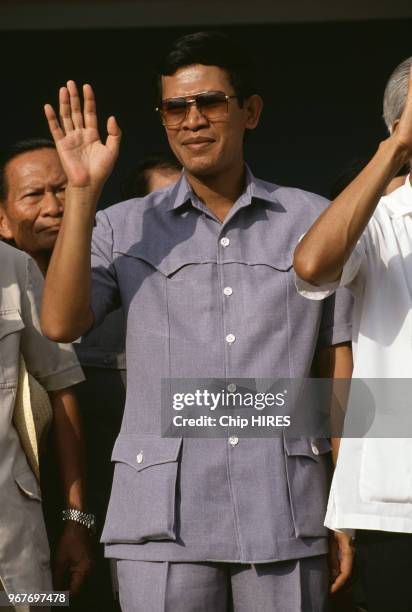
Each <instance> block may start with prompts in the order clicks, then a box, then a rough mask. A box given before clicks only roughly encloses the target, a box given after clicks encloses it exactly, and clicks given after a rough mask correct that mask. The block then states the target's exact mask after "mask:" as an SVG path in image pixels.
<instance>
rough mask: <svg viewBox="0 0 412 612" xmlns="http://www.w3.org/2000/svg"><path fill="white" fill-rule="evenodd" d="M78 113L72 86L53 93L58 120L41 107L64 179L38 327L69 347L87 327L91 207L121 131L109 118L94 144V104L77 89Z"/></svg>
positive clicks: (89, 314) (113, 157)
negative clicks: (63, 197) (60, 216)
mask: <svg viewBox="0 0 412 612" xmlns="http://www.w3.org/2000/svg"><path fill="white" fill-rule="evenodd" d="M83 98H84V103H83V110H82V106H81V101H80V97H79V94H78V91H77V87H76V84H75V83H74V82H73V81H68V83H67V87H62V88H61V89H60V92H59V105H60V113H59V114H60V121H59V120H58V119H57V117H56V113H55V112H54V109H53V107H52V106H50V104H46V106H45V107H44V110H45V114H46V117H47V121H48V124H49V128H50V132H51V134H52V136H53V138H54V141H55V143H56V147H57V152H58V154H59V157H60V161H61V163H62V165H63V168H64V170H65V172H66V175H67V188H66V201H65V209H64V218H63V222H62V226H61V229H60V232H59V236H58V239H57V241H56V245H55V248H54V251H53V256H52V258H51V261H50V265H49V268H48V271H47V275H46V279H45V286H44V294H43V303H42V313H41V324H42V329H43V332H44V334H45V335H46V336H48V337H49V338H50V339H52V340H55V341H59V342H72V341H73V340H75V339H76V338H78V337H79V336H81V335H82V334H84V333H85V332H86V331H87V330H88V329H90V327H91V326H92V324H93V312H92V310H91V307H90V290H91V280H90V277H91V270H90V245H91V236H92V229H93V223H94V217H95V212H96V205H97V202H98V199H99V196H100V194H101V191H102V188H103V185H104V183H105V181H106V179H107V178H108V176H109V175H110V173H111V171H112V169H113V166H114V163H115V161H116V159H117V156H118V152H119V145H120V137H121V132H120V129H119V127H118V125H117V123H116V120H115V118H114V117H110V118H109V119H108V121H107V132H108V136H107V139H106V142H105V143H102V142H101V140H100V136H99V132H98V125H97V115H96V103H95V98H94V94H93V90H92V88H91V86H90V85H84V86H83Z"/></svg>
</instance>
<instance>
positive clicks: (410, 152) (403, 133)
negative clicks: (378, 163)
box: [392, 66, 412, 161]
mask: <svg viewBox="0 0 412 612" xmlns="http://www.w3.org/2000/svg"><path fill="white" fill-rule="evenodd" d="M392 138H393V139H395V140H396V141H397V142H398V143H399V144H400V145H401V148H402V149H404V150H405V154H406V157H407V161H409V160H410V158H411V157H412V66H411V68H410V71H409V85H408V93H407V96H406V101H405V106H404V108H403V111H402V115H401V117H400V119H399V121H396V122H395V125H394V132H393V134H392Z"/></svg>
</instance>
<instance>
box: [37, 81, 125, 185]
mask: <svg viewBox="0 0 412 612" xmlns="http://www.w3.org/2000/svg"><path fill="white" fill-rule="evenodd" d="M83 98H84V103H83V111H82V105H81V101H80V96H79V93H78V90H77V86H76V83H75V82H74V81H68V82H67V87H61V89H60V92H59V113H60V121H59V119H58V118H57V116H56V113H55V111H54V109H53V107H52V106H51V105H50V104H46V105H45V107H44V111H45V114H46V118H47V121H48V124H49V129H50V132H51V134H52V136H53V139H54V141H55V143H56V147H57V152H58V154H59V157H60V161H61V163H62V165H63V168H64V170H65V172H66V175H67V179H68V184H69V186H71V187H76V188H92V189H93V190H95V191H99V190H100V189H101V188H102V187H103V184H104V182H105V181H106V179H107V178H108V177H109V175H110V173H111V171H112V169H113V166H114V164H115V161H116V159H117V156H118V153H119V145H120V138H121V131H120V128H119V126H118V125H117V122H116V119H115V118H114V117H109V119H108V121H107V132H108V136H107V139H106V142H105V143H103V142H102V141H101V140H100V135H99V131H98V124H97V115H96V101H95V97H94V93H93V89H92V88H91V86H90V85H83Z"/></svg>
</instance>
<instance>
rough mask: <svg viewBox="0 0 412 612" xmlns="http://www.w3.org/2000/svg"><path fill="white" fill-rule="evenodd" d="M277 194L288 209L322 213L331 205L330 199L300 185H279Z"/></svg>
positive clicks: (308, 213) (277, 197)
mask: <svg viewBox="0 0 412 612" xmlns="http://www.w3.org/2000/svg"><path fill="white" fill-rule="evenodd" d="M275 196H276V199H277V200H278V201H279V202H280V203H281V204H283V205H284V206H286V207H287V209H288V210H291V211H292V210H297V211H299V212H300V213H301V214H307V215H311V214H320V213H321V212H322V211H323V210H324V209H325V208H326V207H327V206H329V200H327V199H326V198H324V197H323V196H321V195H318V194H317V193H312V192H311V191H306V190H305V189H300V188H298V187H286V186H283V185H277V189H276V192H275Z"/></svg>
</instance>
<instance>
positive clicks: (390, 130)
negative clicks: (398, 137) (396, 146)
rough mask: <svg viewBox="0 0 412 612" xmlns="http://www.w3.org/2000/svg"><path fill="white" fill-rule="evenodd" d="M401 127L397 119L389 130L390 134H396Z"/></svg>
mask: <svg viewBox="0 0 412 612" xmlns="http://www.w3.org/2000/svg"><path fill="white" fill-rule="evenodd" d="M398 125H399V119H395V121H394V122H393V123H392V125H391V127H390V129H389V133H390V134H393V133H394V132H396V128H397V127H398Z"/></svg>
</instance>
